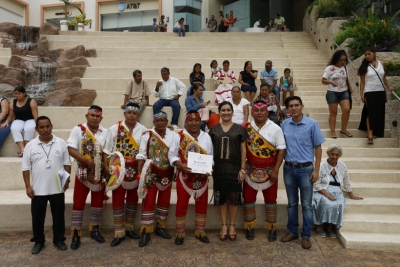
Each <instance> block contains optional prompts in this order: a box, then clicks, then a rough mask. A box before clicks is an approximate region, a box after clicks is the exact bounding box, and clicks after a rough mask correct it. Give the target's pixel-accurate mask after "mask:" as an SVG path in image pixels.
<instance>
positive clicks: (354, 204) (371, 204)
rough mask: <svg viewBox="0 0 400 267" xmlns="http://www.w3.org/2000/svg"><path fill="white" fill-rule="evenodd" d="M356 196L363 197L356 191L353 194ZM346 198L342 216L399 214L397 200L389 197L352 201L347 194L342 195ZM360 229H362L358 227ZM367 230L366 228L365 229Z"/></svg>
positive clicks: (399, 206)
mask: <svg viewBox="0 0 400 267" xmlns="http://www.w3.org/2000/svg"><path fill="white" fill-rule="evenodd" d="M354 193H355V195H356V196H361V197H363V195H360V194H358V192H357V191H355V192H354ZM344 195H345V197H346V208H345V209H344V214H345V216H344V217H346V216H347V215H351V214H358V213H363V214H382V215H385V214H396V215H397V214H399V213H400V205H399V198H398V197H395V198H389V197H378V198H374V197H368V198H364V199H363V200H353V199H350V198H349V197H348V194H347V193H344ZM360 227H362V226H361V225H360ZM366 229H368V227H366Z"/></svg>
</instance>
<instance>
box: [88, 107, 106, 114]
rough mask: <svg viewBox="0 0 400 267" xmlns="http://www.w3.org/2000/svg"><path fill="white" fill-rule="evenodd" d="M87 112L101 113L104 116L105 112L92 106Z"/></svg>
mask: <svg viewBox="0 0 400 267" xmlns="http://www.w3.org/2000/svg"><path fill="white" fill-rule="evenodd" d="M87 114H94V115H100V116H102V115H103V112H102V111H100V110H98V109H95V108H91V109H88V111H87Z"/></svg>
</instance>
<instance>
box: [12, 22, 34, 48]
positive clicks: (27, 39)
mask: <svg viewBox="0 0 400 267" xmlns="http://www.w3.org/2000/svg"><path fill="white" fill-rule="evenodd" d="M32 43H33V30H32V27H25V26H22V27H21V41H20V42H19V43H16V47H17V48H22V49H24V50H30V48H31V44H32Z"/></svg>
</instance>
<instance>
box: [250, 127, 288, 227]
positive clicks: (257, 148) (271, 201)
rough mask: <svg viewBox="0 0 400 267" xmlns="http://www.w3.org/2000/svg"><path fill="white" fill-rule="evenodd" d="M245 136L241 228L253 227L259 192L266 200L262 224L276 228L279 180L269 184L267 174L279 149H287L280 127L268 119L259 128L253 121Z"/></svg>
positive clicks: (255, 221)
mask: <svg viewBox="0 0 400 267" xmlns="http://www.w3.org/2000/svg"><path fill="white" fill-rule="evenodd" d="M245 128H246V130H247V133H248V134H249V139H247V144H246V151H247V153H246V154H247V164H246V175H245V182H244V183H243V197H244V217H245V219H244V228H245V229H253V228H254V227H255V226H256V225H257V219H256V212H255V202H256V196H257V192H258V191H259V190H261V191H262V193H263V195H264V203H265V227H266V228H267V229H268V230H276V229H277V225H276V217H277V213H276V210H277V204H276V198H277V193H278V182H275V183H271V182H270V180H269V178H270V174H271V172H272V170H273V168H274V167H275V164H276V161H277V157H278V150H283V149H286V144H285V139H284V136H283V133H282V130H281V129H280V128H279V126H277V125H276V124H275V123H273V122H272V121H270V120H267V121H266V123H265V125H264V126H262V128H261V129H259V128H258V127H257V125H256V124H255V123H254V121H253V122H251V123H247V124H246V125H245Z"/></svg>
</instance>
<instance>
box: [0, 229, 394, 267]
mask: <svg viewBox="0 0 400 267" xmlns="http://www.w3.org/2000/svg"><path fill="white" fill-rule="evenodd" d="M169 232H170V233H171V234H172V230H170V231H169ZM255 234H256V238H255V239H254V240H253V241H247V240H246V238H245V236H244V232H243V231H239V230H238V237H237V240H236V241H235V242H232V241H229V240H226V241H224V242H222V241H220V240H219V237H218V231H217V230H214V231H208V236H209V238H210V241H211V243H210V244H203V243H200V242H199V241H198V240H197V239H196V238H195V237H194V233H193V232H192V231H188V232H187V237H186V240H185V243H184V245H183V246H176V245H175V244H174V240H173V239H172V240H163V239H161V238H160V237H157V236H154V235H152V236H151V241H150V244H149V245H148V246H147V247H145V248H139V247H138V240H132V239H126V240H125V241H124V242H123V243H122V244H121V245H120V246H118V247H115V248H112V247H110V242H111V240H112V238H113V231H112V230H110V229H106V230H103V235H104V237H105V238H106V243H104V244H98V243H96V242H95V241H94V240H92V239H90V238H89V234H88V232H87V231H84V237H83V238H82V244H81V247H80V248H79V249H78V250H76V251H72V250H71V249H70V248H69V245H70V242H71V238H70V237H69V236H68V237H67V241H66V243H67V244H68V250H67V251H58V250H57V249H56V247H54V245H53V244H52V243H51V237H50V236H51V232H48V231H47V232H46V235H47V236H48V238H47V242H46V246H45V248H44V249H43V250H42V252H41V253H40V254H38V255H31V252H30V251H31V248H32V246H33V243H30V242H29V239H30V238H31V233H30V232H3V233H0V266H51V267H55V266H57V267H58V266H91V267H94V266H105V267H111V266H135V267H142V266H154V267H157V266H160V267H167V266H174V267H175V266H185V267H186V266H196V267H202V266H229V267H233V266H257V267H259V266H329V267H333V266H334V267H339V266H351V267H354V266H374V267H378V266H399V262H400V254H396V253H385V252H378V251H376V252H374V251H354V250H346V249H345V248H344V247H343V246H342V245H341V244H340V242H339V240H337V239H330V238H321V237H318V236H316V234H315V233H313V235H314V237H313V238H312V239H311V242H312V248H311V249H309V250H304V249H302V248H301V241H300V239H299V240H295V241H292V242H290V243H282V242H280V241H279V240H278V241H277V242H274V243H270V242H268V241H267V239H266V232H265V230H261V229H256V233H255ZM284 234H285V231H284V230H280V231H278V239H279V238H280V237H281V236H283V235H284Z"/></svg>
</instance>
